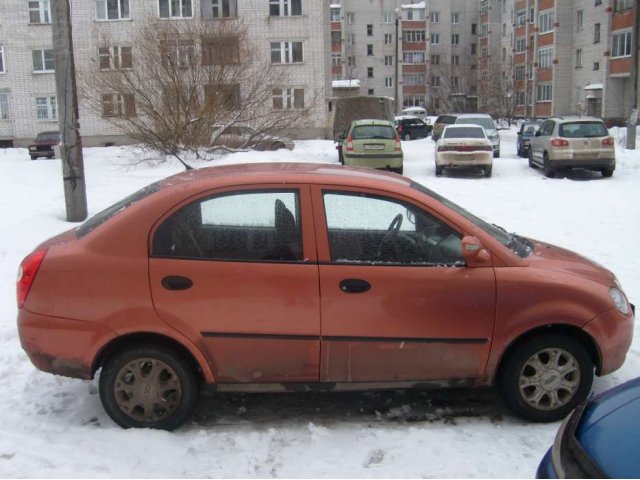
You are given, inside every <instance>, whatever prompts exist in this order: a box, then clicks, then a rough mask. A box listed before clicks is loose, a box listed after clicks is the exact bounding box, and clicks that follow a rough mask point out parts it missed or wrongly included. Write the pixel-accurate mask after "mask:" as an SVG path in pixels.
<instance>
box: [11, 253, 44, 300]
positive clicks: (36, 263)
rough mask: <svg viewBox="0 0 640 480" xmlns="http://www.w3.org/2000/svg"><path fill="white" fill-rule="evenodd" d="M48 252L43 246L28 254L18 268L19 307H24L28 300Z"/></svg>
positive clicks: (17, 290) (17, 289)
mask: <svg viewBox="0 0 640 480" xmlns="http://www.w3.org/2000/svg"><path fill="white" fill-rule="evenodd" d="M46 254H47V249H46V248H43V249H40V250H36V251H35V252H33V253H31V254H29V255H27V256H26V257H25V259H24V260H22V263H21V264H20V268H19V269H18V282H17V285H16V292H17V297H18V308H22V307H23V305H24V302H26V300H27V295H29V290H30V289H31V285H32V284H33V281H34V280H35V278H36V274H37V273H38V269H39V268H40V265H41V264H42V260H44V256H45V255H46Z"/></svg>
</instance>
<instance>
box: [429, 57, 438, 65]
mask: <svg viewBox="0 0 640 480" xmlns="http://www.w3.org/2000/svg"><path fill="white" fill-rule="evenodd" d="M431 65H440V55H431Z"/></svg>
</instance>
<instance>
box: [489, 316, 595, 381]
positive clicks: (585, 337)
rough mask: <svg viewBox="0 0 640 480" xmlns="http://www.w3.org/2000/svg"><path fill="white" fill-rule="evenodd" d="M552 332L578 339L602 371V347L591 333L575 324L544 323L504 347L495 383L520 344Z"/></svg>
mask: <svg viewBox="0 0 640 480" xmlns="http://www.w3.org/2000/svg"><path fill="white" fill-rule="evenodd" d="M550 334H563V335H566V336H568V337H571V338H574V339H576V340H578V341H579V342H580V344H581V345H582V346H584V347H585V349H586V350H587V353H588V354H589V356H590V357H591V360H593V364H594V365H595V367H596V374H597V375H600V371H601V369H602V354H601V353H600V348H599V347H598V344H597V343H596V341H595V340H594V339H593V337H591V335H589V334H588V333H587V332H585V331H584V330H583V329H581V328H579V327H576V326H574V325H567V324H561V323H553V324H548V325H542V326H539V327H536V328H534V329H532V330H527V331H526V332H523V333H522V334H521V335H519V336H518V337H516V338H515V339H514V340H513V341H512V342H511V343H510V344H509V345H508V346H507V347H506V348H505V349H504V351H503V352H502V355H501V356H500V358H499V359H498V364H497V365H498V366H497V368H496V374H495V375H494V379H493V381H494V383H495V380H496V379H497V378H499V377H500V375H501V374H502V370H503V368H504V365H505V364H506V362H505V361H506V360H507V359H508V358H509V357H510V356H511V354H512V353H513V352H514V351H516V350H517V349H518V347H520V345H522V344H524V343H525V342H528V341H530V340H531V339H532V338H536V337H543V336H545V335H550Z"/></svg>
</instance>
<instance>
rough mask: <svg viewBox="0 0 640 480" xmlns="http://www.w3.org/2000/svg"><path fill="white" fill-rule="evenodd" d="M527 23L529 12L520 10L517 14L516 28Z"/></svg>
mask: <svg viewBox="0 0 640 480" xmlns="http://www.w3.org/2000/svg"><path fill="white" fill-rule="evenodd" d="M525 23H527V11H526V10H520V11H518V13H516V26H518V27H520V26H522V25H524V24H525Z"/></svg>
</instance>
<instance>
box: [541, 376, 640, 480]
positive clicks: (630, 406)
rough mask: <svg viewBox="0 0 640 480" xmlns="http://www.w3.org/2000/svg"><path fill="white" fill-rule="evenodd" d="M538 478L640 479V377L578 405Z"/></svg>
mask: <svg viewBox="0 0 640 480" xmlns="http://www.w3.org/2000/svg"><path fill="white" fill-rule="evenodd" d="M536 477H537V478H640V378H636V379H635V380H631V381H629V382H627V383H623V384H622V385H619V386H617V387H615V388H612V389H611V390H608V391H606V392H604V393H602V394H600V395H598V396H596V397H594V398H593V399H591V400H590V401H589V402H588V403H586V404H583V405H581V406H579V407H578V408H576V409H575V410H574V411H573V413H571V414H570V415H569V416H568V417H567V418H566V419H565V421H564V422H563V423H562V425H561V426H560V429H559V430H558V434H557V435H556V439H555V442H554V443H553V447H551V449H549V451H548V452H547V454H546V455H545V456H544V458H543V459H542V462H541V463H540V466H539V467H538V472H537V474H536Z"/></svg>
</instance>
